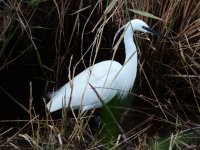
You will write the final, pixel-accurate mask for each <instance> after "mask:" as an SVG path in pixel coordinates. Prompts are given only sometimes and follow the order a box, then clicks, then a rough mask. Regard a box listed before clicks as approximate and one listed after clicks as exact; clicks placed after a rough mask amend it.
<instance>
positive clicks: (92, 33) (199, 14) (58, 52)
mask: <svg viewBox="0 0 200 150" xmlns="http://www.w3.org/2000/svg"><path fill="white" fill-rule="evenodd" d="M0 3H1V6H0V8H1V11H0V14H1V15H0V18H1V22H0V31H1V32H0V45H1V47H0V62H1V66H0V73H1V72H3V71H4V70H8V72H9V68H10V66H12V65H17V62H19V61H21V60H22V62H23V60H26V59H31V60H32V59H34V60H35V61H34V62H35V63H36V65H37V66H39V68H40V72H41V74H42V76H39V78H42V80H45V82H46V86H44V88H43V91H44V93H45V94H47V91H50V90H51V89H53V88H55V89H56V88H57V87H60V85H61V84H63V83H66V82H67V81H68V78H67V75H66V74H68V73H69V75H68V76H69V78H70V77H71V76H73V75H75V74H77V73H78V72H80V71H81V70H83V69H84V67H87V66H88V65H91V64H93V63H95V62H98V61H101V60H103V59H112V58H115V59H117V60H118V61H120V62H123V57H122V55H121V54H122V53H121V52H120V50H121V49H123V44H122V45H120V46H119V48H118V51H117V52H116V55H115V56H113V53H112V52H107V51H108V49H111V48H112V42H113V41H112V40H113V35H114V33H115V32H116V30H117V29H118V28H119V27H121V26H122V25H124V24H125V23H126V22H127V21H129V20H131V19H133V18H139V19H142V20H144V21H145V22H147V23H148V24H149V25H150V26H152V27H153V28H154V29H155V30H157V31H159V32H161V33H162V34H164V35H165V36H166V37H168V38H170V40H171V41H170V42H169V41H166V40H164V39H160V38H158V37H154V36H150V40H149V39H148V38H147V36H146V35H140V34H137V35H136V36H135V38H136V40H137V45H138V48H139V52H140V53H139V68H138V70H139V71H138V79H137V81H136V84H135V90H134V92H133V93H130V95H131V96H130V99H131V100H133V98H135V99H134V102H133V107H129V108H127V107H125V106H124V107H123V106H121V103H120V104H119V105H117V106H115V107H114V108H112V107H111V108H112V110H113V111H114V112H122V113H115V115H116V117H117V120H118V123H119V124H121V127H122V128H125V137H126V138H123V134H120V132H119V130H118V129H119V128H118V127H117V126H116V124H113V123H112V121H110V120H111V119H110V117H106V115H108V116H109V114H108V113H106V111H105V110H102V111H103V113H102V115H101V120H100V121H99V123H97V122H96V123H93V126H92V125H91V124H90V120H92V119H93V118H94V114H93V113H94V112H93V111H92V112H88V113H86V114H85V115H83V116H81V115H79V114H77V112H66V110H62V115H61V116H59V117H55V116H53V115H51V114H49V113H48V111H47V110H45V111H42V112H40V115H38V112H37V111H36V110H35V109H37V108H36V107H37V106H36V105H35V104H37V103H34V101H42V97H37V99H34V98H35V97H36V96H35V95H34V91H33V89H32V86H34V84H33V85H32V82H30V88H29V93H30V94H29V106H28V107H24V106H23V105H22V104H21V103H20V101H19V100H18V99H17V98H15V97H12V94H10V93H9V92H7V91H6V90H5V89H4V88H3V87H1V86H0V89H1V91H3V92H4V93H6V95H7V96H8V97H9V98H10V99H12V100H13V101H14V102H15V103H17V104H18V105H20V107H21V108H22V109H23V110H24V113H26V114H28V116H29V119H28V120H14V121H13V122H15V123H16V124H17V123H18V124H19V127H17V131H16V132H15V133H13V134H9V136H8V133H10V132H11V131H12V130H13V128H12V127H10V128H8V129H4V128H3V127H2V128H0V149H152V150H153V149H169V150H170V149H198V148H199V144H198V143H199V136H200V135H199V122H200V120H199V111H200V106H199V105H200V104H199V98H200V75H199V74H200V40H199V39H200V19H199V18H200V9H199V6H200V2H199V1H197V0H193V1H179V0H170V1H167V2H166V1H163V0H152V1H146V0H141V1H134V2H129V1H122V0H121V1H117V0H113V1H102V0H99V1H97V2H96V1H95V2H93V1H91V2H85V1H83V0H82V1H73V2H72V1H64V0H53V1H42V0H36V1H34V0H33V1H21V2H19V1H18V2H17V1H13V0H7V1H4V0H3V1H1V2H0ZM145 12H148V13H145ZM44 16H45V18H44ZM155 16H156V17H158V18H156V17H155ZM108 32H109V35H108ZM43 33H44V34H43ZM105 52H106V54H105ZM30 54H31V55H30ZM71 55H73V57H71ZM28 56H32V57H33V58H30V57H28ZM82 56H84V57H82ZM27 57H28V58H27ZM50 61H51V62H50ZM68 64H70V66H68ZM42 93H43V92H42ZM43 101H44V103H46V99H43ZM44 103H43V104H44ZM137 115H138V116H137ZM58 118H62V119H58ZM107 120H109V121H107ZM133 120H134V124H132V123H133ZM5 122H6V123H7V122H9V120H2V121H1V123H2V124H4V123H5ZM10 122H12V121H10ZM21 122H23V125H22V124H21ZM109 125H110V126H111V128H110V127H109ZM94 126H97V127H96V128H97V129H94ZM126 140H127V141H128V142H127V141H126Z"/></svg>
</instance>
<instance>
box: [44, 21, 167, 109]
mask: <svg viewBox="0 0 200 150" xmlns="http://www.w3.org/2000/svg"><path fill="white" fill-rule="evenodd" d="M122 28H123V29H124V35H123V36H124V44H125V54H126V57H125V62H124V64H123V65H121V64H120V63H118V62H117V61H114V60H107V61H102V62H99V63H97V64H94V65H93V66H90V67H89V68H87V69H86V70H84V71H83V72H81V73H80V74H78V75H77V76H75V77H74V78H73V79H72V81H71V83H72V84H71V83H70V82H68V83H67V84H65V85H64V86H63V87H61V88H60V89H59V90H58V91H56V92H53V93H52V94H50V102H49V103H48V104H47V108H48V109H49V111H50V112H54V111H56V110H59V109H61V108H62V107H68V106H70V107H72V108H73V109H77V108H81V110H82V111H85V110H89V109H94V108H98V107H101V106H102V103H101V101H100V100H99V98H98V97H97V94H96V93H95V91H96V92H98V94H99V96H100V97H101V99H102V100H103V101H104V102H105V103H107V102H109V101H110V100H111V99H112V98H113V97H114V96H116V95H117V94H118V95H119V97H120V98H124V97H125V96H126V95H127V93H128V92H129V91H130V90H131V89H132V87H133V84H134V81H135V78H136V73H137V49H136V45H135V43H134V40H133V34H134V32H135V31H141V32H151V33H154V34H156V35H158V36H161V37H164V36H162V35H161V34H159V33H158V32H155V31H153V30H151V29H150V28H149V26H148V25H147V24H146V23H145V22H143V21H142V20H139V19H133V20H131V21H130V22H128V23H127V24H126V25H125V26H123V27H122ZM117 34H118V33H117ZM164 38H165V37H164ZM90 84H91V85H92V87H94V88H95V91H94V89H92V87H91V86H90Z"/></svg>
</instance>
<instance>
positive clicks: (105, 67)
mask: <svg viewBox="0 0 200 150" xmlns="http://www.w3.org/2000/svg"><path fill="white" fill-rule="evenodd" d="M121 67H122V66H121V64H119V63H118V62H115V61H103V62H100V63H97V64H95V65H94V66H92V67H89V68H87V69H86V70H84V71H83V72H81V73H80V74H78V75H77V76H76V77H74V78H73V82H72V83H73V85H72V87H71V86H70V83H69V82H68V83H67V84H65V85H64V86H63V87H61V88H60V89H59V90H58V91H56V92H55V93H53V94H52V95H51V101H50V102H49V103H48V105H47V107H48V108H50V111H51V112H52V111H55V110H58V109H60V108H62V106H63V105H66V106H68V103H69V100H70V99H71V104H70V105H71V107H79V106H80V105H82V106H83V107H84V106H85V107H89V106H91V107H92V106H95V107H96V105H99V104H100V101H99V99H98V97H97V95H96V94H95V92H94V91H93V90H92V89H91V87H90V85H89V83H90V84H91V85H92V86H93V87H95V89H96V91H97V92H98V93H99V94H100V96H101V97H102V99H103V100H105V101H108V100H110V99H109V98H110V97H111V98H112V97H113V96H114V95H116V93H115V92H113V90H111V88H112V87H111V86H110V85H111V82H112V81H113V80H114V77H115V76H116V74H117V72H119V70H120V68H121ZM109 88H110V89H109ZM107 99H108V100H107ZM97 107H98V106H97Z"/></svg>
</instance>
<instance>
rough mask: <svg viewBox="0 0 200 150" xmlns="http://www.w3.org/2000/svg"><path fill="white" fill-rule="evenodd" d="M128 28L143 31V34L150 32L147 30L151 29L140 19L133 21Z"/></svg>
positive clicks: (128, 24)
mask: <svg viewBox="0 0 200 150" xmlns="http://www.w3.org/2000/svg"><path fill="white" fill-rule="evenodd" d="M127 26H131V28H132V30H133V31H141V32H148V30H146V28H149V26H148V25H147V24H146V23H145V22H144V21H142V20H140V19H133V20H131V21H130V22H129V23H127Z"/></svg>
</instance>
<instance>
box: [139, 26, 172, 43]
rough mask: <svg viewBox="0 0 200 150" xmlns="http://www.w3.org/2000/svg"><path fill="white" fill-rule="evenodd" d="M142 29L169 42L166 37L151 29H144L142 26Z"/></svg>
mask: <svg viewBox="0 0 200 150" xmlns="http://www.w3.org/2000/svg"><path fill="white" fill-rule="evenodd" d="M142 28H143V29H145V30H147V31H149V32H150V33H153V34H155V35H157V36H160V37H162V38H164V39H166V40H168V41H170V40H169V39H168V38H167V37H165V36H164V35H162V34H160V33H159V32H156V31H154V30H153V29H150V28H148V27H145V26H142Z"/></svg>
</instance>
